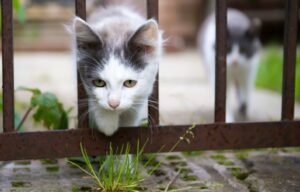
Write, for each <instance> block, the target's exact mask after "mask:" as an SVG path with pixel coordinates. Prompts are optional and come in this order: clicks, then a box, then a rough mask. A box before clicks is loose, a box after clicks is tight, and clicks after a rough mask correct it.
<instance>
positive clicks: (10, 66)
mask: <svg viewBox="0 0 300 192" xmlns="http://www.w3.org/2000/svg"><path fill="white" fill-rule="evenodd" d="M1 9H2V68H3V69H2V74H3V80H2V81H3V82H2V84H3V85H2V87H3V130H4V132H13V131H14V56H13V54H14V50H13V23H12V15H13V12H12V1H5V0H2V1H1Z"/></svg>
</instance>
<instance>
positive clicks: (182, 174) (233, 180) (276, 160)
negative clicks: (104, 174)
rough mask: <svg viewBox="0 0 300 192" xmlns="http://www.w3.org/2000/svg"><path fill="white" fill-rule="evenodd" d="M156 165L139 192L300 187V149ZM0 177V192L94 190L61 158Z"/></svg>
mask: <svg viewBox="0 0 300 192" xmlns="http://www.w3.org/2000/svg"><path fill="white" fill-rule="evenodd" d="M158 161H162V164H161V167H160V168H159V169H157V170H156V171H155V172H154V173H153V175H152V176H147V177H146V178H145V181H144V182H142V184H141V186H142V189H143V190H141V191H153V192H159V191H164V189H165V188H166V186H167V184H168V183H170V181H173V184H172V185H171V187H170V189H173V190H174V189H177V190H181V191H186V192H189V191H191V192H193V191H195V192H196V191H199V192H285V191H286V192H298V191H299V188H300V149H299V148H298V149H297V148H290V149H289V148H286V149H264V150H241V151H218V152H213V151H206V152H191V153H170V154H160V155H158V156H157V157H156V162H158ZM146 169H149V166H147V168H146ZM0 173H1V174H0V191H1V192H12V191H14V192H27V191H28V192H29V191H30V192H40V191H42V192H67V191H72V192H83V191H93V186H94V183H93V180H92V179H91V178H90V177H88V176H87V175H85V174H84V173H82V172H81V171H80V170H79V169H78V168H76V167H74V166H72V165H71V164H69V163H67V161H66V160H65V159H59V160H34V161H15V162H6V163H3V164H2V165H1V166H0ZM174 178H176V179H174ZM170 191H171V190H170Z"/></svg>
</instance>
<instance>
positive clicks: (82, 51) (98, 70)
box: [73, 18, 161, 111]
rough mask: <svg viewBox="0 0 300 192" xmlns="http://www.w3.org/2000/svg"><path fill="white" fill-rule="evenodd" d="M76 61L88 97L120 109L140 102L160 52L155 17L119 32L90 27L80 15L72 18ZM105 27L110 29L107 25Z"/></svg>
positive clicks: (147, 90)
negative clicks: (133, 27)
mask: <svg viewBox="0 0 300 192" xmlns="http://www.w3.org/2000/svg"><path fill="white" fill-rule="evenodd" d="M73 28H74V34H75V35H74V36H75V42H76V43H75V44H76V47H75V50H76V56H77V65H78V69H79V73H80V77H81V79H82V82H83V84H84V87H85V89H86V91H87V93H88V95H89V99H90V100H91V101H92V102H94V103H95V104H96V105H98V106H100V107H101V108H103V109H106V110H111V111H122V110H126V109H129V108H132V107H133V106H134V105H138V104H142V102H144V101H145V99H147V98H148V97H149V96H150V94H151V92H152V88H153V83H154V81H155V76H156V74H157V70H158V60H159V57H160V53H161V33H160V31H159V29H158V25H157V23H156V21H155V20H152V19H151V20H148V21H146V22H145V23H144V24H143V25H141V26H140V27H138V28H137V29H135V30H131V29H126V28H124V27H122V26H119V28H116V29H115V30H120V31H122V33H120V35H117V36H115V37H112V36H110V35H111V34H112V33H115V34H117V33H116V31H113V32H112V33H110V32H109V31H105V29H104V28H103V29H101V28H97V29H95V28H93V26H91V25H90V24H88V23H87V22H85V21H83V20H81V19H80V18H75V19H74V22H73ZM109 30H112V29H111V28H110V29H109Z"/></svg>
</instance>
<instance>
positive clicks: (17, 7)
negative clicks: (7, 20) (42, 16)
mask: <svg viewBox="0 0 300 192" xmlns="http://www.w3.org/2000/svg"><path fill="white" fill-rule="evenodd" d="M13 8H14V11H15V13H16V15H17V18H18V21H19V22H20V23H24V22H25V9H24V7H23V5H22V4H21V2H20V0H13Z"/></svg>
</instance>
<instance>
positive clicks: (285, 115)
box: [281, 0, 298, 120]
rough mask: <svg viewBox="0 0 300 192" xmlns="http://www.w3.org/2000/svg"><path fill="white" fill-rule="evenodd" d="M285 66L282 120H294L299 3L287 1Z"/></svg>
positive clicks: (292, 0)
mask: <svg viewBox="0 0 300 192" xmlns="http://www.w3.org/2000/svg"><path fill="white" fill-rule="evenodd" d="M285 6H286V7H285V14H286V15H285V29H284V30H285V31H284V62H283V63H284V65H283V81H282V108H281V120H293V119H294V108H295V75H296V54H297V51H296V50H297V24H298V22H297V20H298V1H297V0H296V1H295V0H286V1H285Z"/></svg>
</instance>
